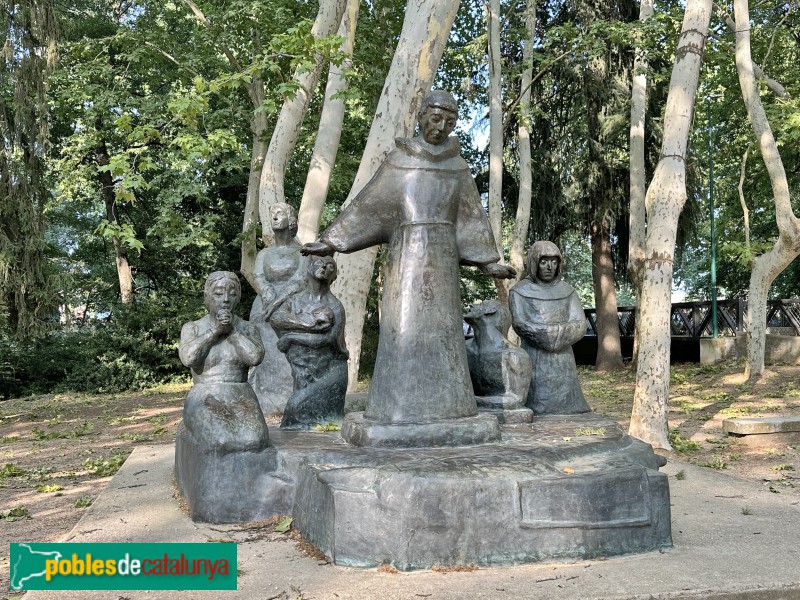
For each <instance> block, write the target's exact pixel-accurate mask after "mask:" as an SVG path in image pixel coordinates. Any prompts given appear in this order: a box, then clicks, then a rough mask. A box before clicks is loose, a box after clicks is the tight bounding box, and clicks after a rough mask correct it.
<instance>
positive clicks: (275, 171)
mask: <svg viewBox="0 0 800 600" xmlns="http://www.w3.org/2000/svg"><path fill="white" fill-rule="evenodd" d="M346 3H347V0H320V4H319V12H318V13H317V18H316V19H315V21H314V26H313V27H312V28H311V34H312V35H313V36H314V38H315V39H321V38H324V37H328V36H329V35H333V34H334V33H336V30H337V28H338V27H339V23H341V21H342V15H343V14H344V7H345V5H346ZM314 61H315V66H314V68H313V69H311V70H309V71H306V72H304V73H299V72H298V73H295V76H294V79H295V81H296V82H297V84H298V86H299V87H298V90H297V93H296V94H295V95H294V96H293V97H292V98H287V99H286V100H285V101H284V103H283V106H282V107H281V112H280V114H279V115H278V120H277V122H276V123H275V129H273V130H272V139H270V142H269V147H268V148H267V154H266V156H265V157H264V166H263V168H262V169H261V183H260V185H259V190H258V213H259V217H260V219H261V237H262V238H263V240H264V245H265V246H271V245H272V243H273V241H274V240H273V235H272V227H271V226H270V216H269V209H270V207H271V206H272V205H273V204H276V203H278V202H285V201H286V198H285V194H284V179H285V174H286V165H287V164H288V163H289V158H290V157H291V155H292V152H294V148H295V145H296V144H297V138H298V136H299V135H300V128H301V126H302V124H303V117H305V113H306V110H307V109H308V104H309V101H310V98H311V94H312V93H313V91H314V88H315V87H317V83H318V82H319V77H320V75H321V74H322V67H323V57H322V55H317V56H316V57H315V59H314Z"/></svg>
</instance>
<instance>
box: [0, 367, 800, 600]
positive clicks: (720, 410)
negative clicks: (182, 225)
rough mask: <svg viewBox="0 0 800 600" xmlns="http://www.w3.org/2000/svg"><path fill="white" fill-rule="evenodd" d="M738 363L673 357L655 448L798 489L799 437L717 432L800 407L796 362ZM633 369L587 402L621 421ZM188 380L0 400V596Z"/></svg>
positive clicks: (165, 431) (75, 516) (179, 403)
mask: <svg viewBox="0 0 800 600" xmlns="http://www.w3.org/2000/svg"><path fill="white" fill-rule="evenodd" d="M741 372H742V367H741V365H739V364H735V363H725V364H720V365H707V366H700V365H696V364H694V365H691V364H687V365H675V366H674V367H673V370H672V377H671V379H672V381H671V391H670V412H669V422H670V429H671V439H672V444H673V450H672V451H670V452H660V453H663V454H665V455H666V456H668V457H669V458H670V459H674V460H679V461H685V462H689V463H693V464H697V465H700V466H705V467H708V468H714V469H724V470H725V471H726V472H728V473H730V474H733V475H737V476H740V477H745V478H748V479H753V480H755V481H758V482H760V483H761V484H762V485H764V486H765V487H766V488H768V489H769V490H770V491H772V492H774V493H780V494H792V495H796V496H798V497H800V476H799V475H798V473H797V471H796V470H795V469H800V443H798V444H796V445H792V446H789V445H786V444H783V445H777V444H776V445H775V446H766V447H762V448H750V447H748V446H746V445H744V443H743V442H741V441H738V440H732V439H730V438H726V437H725V436H724V435H723V433H722V420H723V419H725V418H732V417H741V416H784V415H785V416H788V415H800V367H795V366H781V367H771V368H770V370H769V371H768V372H767V373H766V374H765V376H764V377H763V378H762V379H761V380H760V381H758V382H746V381H744V378H743V377H742V375H741ZM634 375H635V374H634V373H633V372H631V371H630V370H626V371H622V372H620V373H612V374H603V373H596V372H594V371H593V370H590V369H581V370H580V378H581V382H582V386H583V389H584V392H585V394H586V397H587V399H588V400H589V403H590V404H591V405H592V408H593V409H594V410H595V411H597V412H600V413H603V414H605V415H607V416H609V417H611V418H613V419H616V420H618V421H619V422H620V423H621V424H622V425H623V426H625V427H627V425H628V421H629V419H630V412H631V402H632V398H633V386H634ZM188 388H189V386H188V384H186V385H174V386H162V387H159V388H154V389H152V390H147V391H145V392H139V393H126V394H107V395H81V394H58V395H47V396H36V397H30V398H22V399H16V400H8V401H5V402H0V453H2V458H1V459H0V595H2V594H4V593H5V591H6V590H7V589H8V551H9V546H8V544H9V542H22V541H29V542H45V541H57V540H59V539H60V538H62V537H63V536H64V535H66V534H67V533H68V532H69V531H70V530H71V529H72V527H73V526H74V525H75V524H76V523H77V522H78V520H79V519H80V518H81V514H82V513H83V510H84V509H85V507H86V506H89V505H90V504H91V502H92V501H93V500H94V498H96V497H97V496H98V495H99V494H100V492H102V490H103V488H104V487H105V486H106V485H107V483H108V482H109V481H110V479H111V476H113V474H114V473H115V472H116V470H117V469H118V468H119V467H120V465H121V464H122V462H124V460H125V458H126V457H127V456H128V454H130V452H131V451H132V450H133V448H134V447H135V446H136V445H138V444H143V443H170V442H172V441H173V440H174V438H175V432H176V429H177V426H178V423H179V421H180V418H181V410H182V407H183V399H184V397H185V396H186V392H187V391H188ZM270 421H271V422H270V426H271V427H276V426H277V422H276V421H274V419H270Z"/></svg>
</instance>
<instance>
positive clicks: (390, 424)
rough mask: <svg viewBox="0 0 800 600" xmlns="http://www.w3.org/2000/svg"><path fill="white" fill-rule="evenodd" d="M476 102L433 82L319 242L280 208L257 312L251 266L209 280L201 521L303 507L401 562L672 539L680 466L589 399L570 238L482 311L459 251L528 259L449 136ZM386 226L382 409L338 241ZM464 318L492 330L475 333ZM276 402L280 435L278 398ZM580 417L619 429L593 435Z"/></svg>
mask: <svg viewBox="0 0 800 600" xmlns="http://www.w3.org/2000/svg"><path fill="white" fill-rule="evenodd" d="M456 119H457V107H456V103H455V100H454V99H453V97H452V96H451V95H450V94H447V93H445V92H432V93H431V94H429V95H428V96H427V97H426V98H425V100H424V101H423V103H422V107H421V109H420V112H419V125H420V136H419V137H415V138H411V139H406V138H400V139H397V140H396V147H395V149H394V150H393V151H392V152H391V153H390V154H389V155H388V156H387V157H386V159H385V161H384V163H383V164H382V165H381V167H380V169H379V170H378V172H377V173H376V174H375V176H374V177H373V178H372V180H371V181H370V182H369V183H368V184H367V185H366V186H365V187H364V189H363V190H362V191H361V192H360V193H359V194H358V195H357V196H356V197H355V198H354V199H353V201H352V202H351V203H350V204H349V205H348V206H347V207H345V208H343V209H342V211H341V213H340V214H339V216H338V218H337V219H336V220H335V221H334V222H333V223H332V224H331V225H330V227H328V228H327V229H326V230H325V231H324V232H323V233H322V235H321V236H320V237H319V240H318V241H316V242H312V243H308V244H305V245H302V246H301V245H300V243H299V241H298V240H297V239H296V238H295V233H296V218H295V215H294V211H293V210H292V209H291V207H289V206H288V205H286V204H276V205H275V206H273V207H272V209H271V217H272V220H271V224H272V228H273V232H274V234H275V245H273V246H271V247H269V248H266V249H264V250H262V251H261V252H260V253H259V255H258V257H257V260H256V274H255V287H256V291H257V292H258V295H259V297H258V299H257V300H256V302H255V303H254V304H253V309H252V311H251V321H250V322H247V321H244V320H242V319H240V318H238V317H236V316H235V315H234V313H233V311H234V309H235V307H236V304H237V303H238V301H239V299H240V296H241V293H240V289H239V281H238V279H237V278H236V275H235V274H233V273H229V272H221V273H214V274H212V275H211V276H210V277H209V278H208V281H207V283H206V296H205V297H206V306H207V308H208V314H207V315H206V316H204V317H202V318H201V319H199V320H197V321H194V322H191V323H187V324H186V325H185V326H184V328H183V331H182V333H181V344H180V357H181V360H182V361H183V362H184V364H186V365H187V366H188V367H190V368H191V370H192V377H193V382H194V387H193V388H192V389H191V391H190V392H189V395H188V397H187V399H186V403H185V405H184V420H183V423H182V424H181V425H180V427H179V430H178V435H177V440H176V454H175V478H176V481H177V484H178V489H179V490H180V493H181V494H182V496H183V497H184V498H185V499H186V501H187V504H188V506H189V510H190V514H191V516H192V518H193V519H196V520H201V521H210V522H214V523H219V522H228V523H231V522H233V523H241V522H244V521H259V520H263V519H266V518H270V517H272V516H274V515H278V514H289V513H291V514H292V516H293V519H294V521H293V523H294V525H293V526H295V525H296V526H297V528H298V530H299V531H300V532H301V533H302V534H303V536H304V538H305V539H307V540H309V541H310V542H311V543H313V544H316V545H317V546H319V547H320V548H321V549H322V550H323V551H324V552H325V553H326V554H327V555H329V556H330V557H331V559H332V560H333V561H334V562H336V564H343V565H348V566H370V567H375V566H378V565H380V564H386V563H389V564H394V565H395V566H397V567H398V568H401V569H415V568H426V567H430V566H431V565H432V564H446V565H457V564H471V563H476V564H478V563H480V564H508V563H515V562H531V561H536V560H542V559H547V558H549V557H561V558H563V557H575V558H581V557H583V558H585V557H588V556H600V555H603V556H604V555H607V554H620V553H626V552H638V551H644V550H648V549H655V548H660V547H663V546H666V545H669V544H670V543H671V538H670V529H669V523H670V518H669V493H668V486H667V482H666V476H665V475H664V474H661V473H658V472H657V469H658V467H659V466H661V465H662V464H663V463H661V462H660V461H659V459H658V458H657V457H656V456H655V455H654V454H653V452H652V449H651V448H650V447H649V446H647V445H646V444H644V443H643V442H640V441H638V440H635V439H633V438H630V437H629V436H625V434H624V433H623V432H622V431H621V430H620V429H619V427H618V425H617V424H616V423H614V422H613V421H609V420H608V419H605V418H603V417H601V416H598V415H595V414H593V413H592V414H580V413H588V412H589V411H590V409H589V406H588V404H587V403H586V400H585V399H584V397H583V394H582V392H581V390H580V386H579V384H578V379H577V371H576V368H575V361H574V357H573V354H572V350H571V344H573V343H574V342H575V341H577V340H579V339H580V338H581V337H583V335H584V333H585V330H586V321H585V319H584V316H583V311H582V310H581V307H580V303H579V302H578V299H577V296H576V294H575V291H574V290H573V288H572V287H571V286H569V285H568V284H567V283H566V282H564V281H563V279H562V277H561V273H562V267H563V264H562V260H561V253H560V251H559V249H558V248H557V247H556V246H555V245H554V244H552V243H550V242H537V243H535V244H534V245H533V246H532V247H531V249H530V251H529V253H528V258H527V262H526V271H525V276H524V278H523V279H522V280H520V281H519V282H518V283H517V284H516V285H514V287H513V288H512V289H511V291H510V297H509V307H508V308H506V307H505V306H504V305H503V304H501V303H500V302H497V301H493V300H489V301H485V302H483V303H481V304H479V305H474V306H472V307H471V308H470V310H469V311H468V312H467V313H466V314H463V313H462V306H461V297H460V273H459V267H460V266H461V265H472V266H475V267H477V268H479V269H480V270H481V271H482V272H483V273H484V274H486V275H489V276H491V277H495V278H512V277H515V276H516V273H515V271H514V269H512V268H510V267H509V266H507V265H503V264H500V258H501V257H500V256H499V254H498V253H497V250H496V249H495V248H496V246H495V240H494V238H493V235H492V232H491V229H490V227H489V223H488V220H487V218H486V214H485V212H484V210H483V206H482V204H481V201H480V197H479V195H478V190H477V188H476V186H475V183H474V180H473V178H472V175H471V174H470V171H469V169H468V167H467V163H466V162H465V161H464V159H463V158H462V157H461V156H460V150H459V145H458V141H457V138H455V137H451V136H450V133H452V131H453V128H454V126H455V122H456ZM375 244H387V245H388V255H387V263H386V267H385V271H384V277H383V298H382V304H381V318H380V334H379V343H378V352H377V357H376V363H375V369H374V373H373V377H372V381H371V385H370V388H369V392H368V395H367V400H366V407H365V410H364V411H363V412H362V411H351V412H348V413H347V414H345V411H344V406H345V394H346V389H347V359H348V353H347V349H346V347H345V344H344V336H343V332H344V326H345V313H344V309H343V307H342V304H341V303H340V302H339V300H338V299H337V298H336V297H335V296H334V295H333V294H332V293H331V291H330V285H331V283H332V282H333V281H334V279H335V278H336V275H337V268H336V263H335V262H334V260H333V258H331V257H330V255H331V254H333V253H334V252H343V253H347V252H355V251H357V250H359V249H362V248H366V247H369V246H373V245H375ZM509 309H510V310H509ZM462 319H465V320H466V321H468V322H469V323H470V324H471V325H472V327H473V329H474V338H473V339H472V340H469V341H467V342H466V343H465V338H464V332H463V320H462ZM510 326H511V327H513V328H514V331H515V332H516V333H517V334H518V335H519V337H520V339H521V346H522V347H521V348H518V347H515V346H514V345H512V344H511V343H510V342H509V341H508V339H507V333H508V330H509V327H510ZM287 370H288V371H289V372H290V373H291V384H288V383H287V378H286V371H287ZM248 371H249V378H248ZM281 373H282V374H281ZM279 378H282V380H281V381H282V383H281V381H278V379H279ZM277 412H282V421H281V426H280V429H278V430H273V431H272V432H270V433H271V435H268V432H267V424H266V421H265V416H267V417H269V416H273V415H274V414H275V413H277ZM500 423H502V424H504V428H503V430H502V432H501V430H500ZM330 424H333V425H334V427H328V425H330ZM579 425H580V426H583V427H582V429H592V430H593V431H598V432H603V433H602V434H600V433H598V434H597V436H595V437H592V438H591V439H590V440H588V441H587V440H583V441H580V438H581V436H582V434H579V433H578V429H577V427H578V426H579ZM318 426H322V427H318ZM336 426H340V427H341V433H340V434H339V433H336V434H333V433H326V432H327V431H329V430H330V429H336V428H337V427H336ZM316 429H322V430H323V432H322V433H319V432H316V431H314V430H316ZM297 430H300V431H297ZM305 430H312V431H310V432H309V431H305ZM501 435H502V437H501ZM343 442H344V443H343ZM456 446H458V447H460V448H458V449H456V450H453V449H452V447H456ZM409 448H418V450H415V451H413V452H408V451H407V449H409ZM609 457H612V458H609ZM578 469H580V471H581V472H580V474H577V473H576V471H577V470H578ZM398 542H400V545H399V546H398Z"/></svg>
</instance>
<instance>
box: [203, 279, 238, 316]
mask: <svg viewBox="0 0 800 600" xmlns="http://www.w3.org/2000/svg"><path fill="white" fill-rule="evenodd" d="M203 297H204V298H205V303H206V308H208V312H210V313H211V314H214V315H216V314H219V313H220V312H228V313H231V312H233V309H234V308H236V306H237V305H238V304H239V300H240V299H241V297H242V286H241V284H240V283H239V278H238V277H237V276H236V273H232V272H231V271H214V272H213V273H212V274H211V275H209V276H208V279H206V285H205V290H204V294H203Z"/></svg>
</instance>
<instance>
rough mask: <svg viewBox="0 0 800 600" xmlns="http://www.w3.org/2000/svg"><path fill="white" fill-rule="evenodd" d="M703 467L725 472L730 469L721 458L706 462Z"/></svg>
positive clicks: (717, 457)
mask: <svg viewBox="0 0 800 600" xmlns="http://www.w3.org/2000/svg"><path fill="white" fill-rule="evenodd" d="M701 466H703V467H708V468H709V469H717V470H723V469H727V468H728V463H726V462H725V460H724V459H723V458H722V457H721V456H715V457H713V458H712V459H710V460H707V461H706V462H704V463H703V464H702V465H701Z"/></svg>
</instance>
